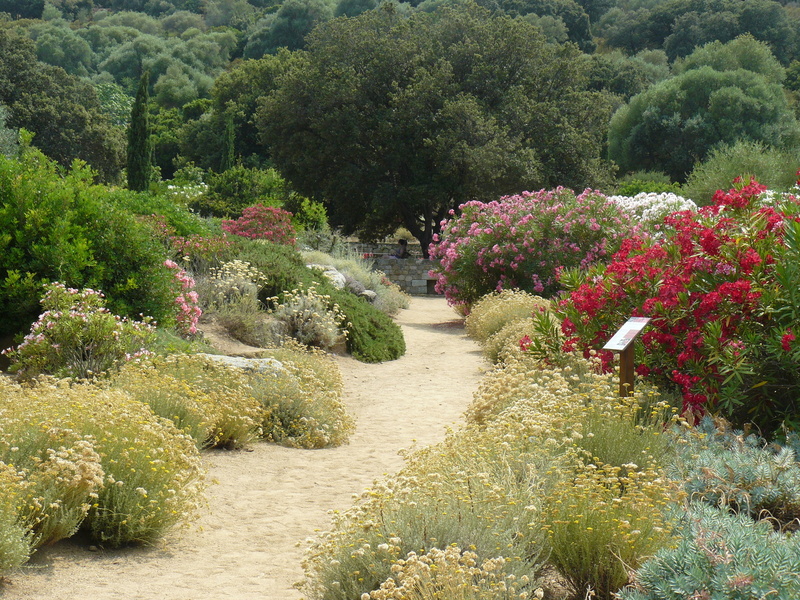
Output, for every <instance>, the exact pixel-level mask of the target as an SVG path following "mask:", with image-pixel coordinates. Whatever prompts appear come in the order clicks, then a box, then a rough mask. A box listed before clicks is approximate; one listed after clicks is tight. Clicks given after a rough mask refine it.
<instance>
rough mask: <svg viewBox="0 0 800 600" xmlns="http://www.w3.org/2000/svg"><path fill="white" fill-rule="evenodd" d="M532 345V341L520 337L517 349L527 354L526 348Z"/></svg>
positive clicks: (525, 336) (528, 338)
mask: <svg viewBox="0 0 800 600" xmlns="http://www.w3.org/2000/svg"><path fill="white" fill-rule="evenodd" d="M532 343H533V341H532V340H531V338H530V337H528V336H527V335H524V336H522V339H520V341H519V349H520V350H522V351H523V352H527V351H528V348H530V347H531V344H532Z"/></svg>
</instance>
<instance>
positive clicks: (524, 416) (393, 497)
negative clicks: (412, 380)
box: [302, 356, 680, 600]
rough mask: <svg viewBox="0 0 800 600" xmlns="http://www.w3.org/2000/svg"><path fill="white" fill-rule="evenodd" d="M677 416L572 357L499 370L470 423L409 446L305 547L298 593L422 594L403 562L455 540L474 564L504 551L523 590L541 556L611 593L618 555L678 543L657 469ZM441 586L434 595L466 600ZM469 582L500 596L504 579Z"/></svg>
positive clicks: (328, 596)
mask: <svg viewBox="0 0 800 600" xmlns="http://www.w3.org/2000/svg"><path fill="white" fill-rule="evenodd" d="M651 396H652V397H651ZM669 416H670V414H669V412H668V411H666V409H665V408H664V406H663V404H660V403H659V398H658V396H657V394H655V392H653V391H651V390H640V391H639V393H638V394H637V396H636V397H634V398H633V399H620V398H619V397H618V384H617V381H615V380H614V378H613V377H611V376H609V375H601V374H598V373H597V372H596V371H595V369H594V366H593V364H592V363H591V362H589V361H586V360H583V359H580V358H577V357H574V356H573V357H569V360H568V361H567V363H565V365H564V366H563V367H560V368H558V369H554V368H545V366H544V365H543V364H542V363H540V362H537V361H536V360H534V359H533V358H532V357H529V356H524V357H521V358H520V359H519V360H513V361H511V362H510V363H509V364H508V365H506V366H505V367H504V368H499V367H498V368H496V369H495V370H494V371H492V372H491V373H490V374H488V375H487V376H486V377H485V378H484V381H483V382H482V383H481V385H480V387H479V389H478V391H477V392H476V394H475V399H474V402H473V404H472V405H471V407H470V410H469V413H468V423H467V424H466V425H465V426H463V427H462V428H460V429H459V430H457V431H454V432H450V433H449V434H448V435H447V437H446V438H445V440H444V441H443V442H441V443H440V444H437V445H435V446H430V447H428V448H423V449H421V450H418V451H415V452H413V453H410V454H409V455H407V457H406V465H405V467H404V468H403V469H402V470H401V471H400V472H399V473H398V474H396V475H394V476H391V477H387V478H385V479H384V480H381V481H379V482H376V484H375V485H373V487H372V488H371V489H369V490H367V491H366V492H365V493H364V494H362V496H361V497H360V498H359V499H358V500H357V501H356V503H355V504H354V505H353V506H352V507H351V508H350V509H348V510H347V511H344V512H342V513H337V514H336V515H335V516H334V519H333V523H332V526H331V529H330V530H329V531H327V532H324V533H322V534H320V535H319V536H318V538H317V539H315V540H313V541H312V543H311V545H310V546H309V548H308V553H307V556H306V560H305V563H304V568H305V572H306V578H305V580H304V582H303V584H302V589H303V590H304V591H305V592H306V595H307V597H308V598H310V599H311V600H323V599H324V600H345V599H347V600H351V599H352V598H364V599H366V598H373V597H374V598H382V597H396V598H413V599H415V600H416V599H417V597H418V596H415V595H413V594H414V593H416V592H411V591H409V590H408V589H407V588H408V586H406V588H404V589H403V590H401V591H398V590H399V588H402V587H403V583H402V582H401V581H400V580H399V579H398V578H396V577H394V576H393V573H396V572H397V569H398V568H399V566H400V565H402V563H401V562H400V561H402V560H405V558H404V557H408V556H409V553H410V552H415V553H416V554H417V555H422V554H426V553H429V552H433V549H434V548H438V549H440V550H441V549H446V548H447V547H449V546H453V545H454V546H457V547H458V548H461V549H464V550H465V551H469V552H472V553H474V554H475V558H474V560H475V561H477V562H479V563H480V562H481V561H486V560H488V559H498V560H499V559H502V561H503V575H502V577H501V578H500V579H498V582H499V581H500V580H501V579H502V581H505V582H506V585H508V581H517V582H519V581H520V580H521V579H520V578H521V577H522V576H523V575H525V576H527V577H529V578H530V581H529V582H528V584H527V586H526V588H525V589H524V590H520V593H522V594H526V595H525V596H524V597H526V598H530V597H535V596H531V594H533V593H534V592H535V589H534V588H535V587H536V586H537V585H539V584H540V577H541V574H542V570H543V568H544V566H545V565H549V566H555V567H556V568H558V569H559V570H561V571H562V573H563V574H564V575H565V576H566V577H569V575H568V574H567V573H566V571H567V570H568V569H569V568H572V566H575V568H576V574H578V573H579V574H580V577H579V578H578V577H576V579H574V580H571V581H572V583H573V584H575V585H583V584H586V585H591V586H592V587H593V588H594V589H598V590H600V589H607V588H608V586H610V585H615V584H616V583H617V582H618V581H619V578H618V575H619V573H620V572H621V573H622V575H623V576H627V571H625V569H624V568H621V566H620V565H621V563H620V557H621V558H622V560H624V561H627V562H628V563H629V564H639V563H640V562H641V561H642V560H643V558H644V557H645V556H646V555H649V554H651V553H652V552H653V551H655V550H656V549H658V548H660V547H661V546H663V545H664V544H666V543H668V541H669V535H668V527H667V525H666V523H665V519H664V517H663V516H662V509H663V508H664V507H665V506H666V505H667V504H669V503H671V502H675V501H676V500H678V499H680V494H679V493H678V492H677V490H676V487H675V486H674V485H673V483H672V482H671V481H670V480H669V479H668V478H667V477H666V476H665V474H664V472H663V470H662V468H661V467H660V464H661V461H662V460H664V459H665V455H666V453H667V452H669V448H670V445H669V440H668V438H667V436H665V435H664V434H663V432H664V425H665V421H664V419H667V418H669ZM600 456H602V457H603V461H604V462H603V461H600V460H599V459H600ZM592 465H593V466H592ZM564 507H566V509H565V512H564V513H563V514H562V513H561V512H559V510H561V509H562V508H564ZM568 516H570V517H571V520H569V521H567V517H568ZM559 521H565V523H563V524H562V523H560V522H559ZM645 522H646V523H647V524H649V525H648V526H647V527H646V526H645ZM627 525H630V529H626V528H627ZM562 526H563V528H562ZM570 527H572V528H573V529H569V528H570ZM581 527H582V528H583V529H582V530H581V529H580V528H581ZM618 530H620V531H618ZM590 531H594V532H595V533H594V534H592V535H585V533H586V532H590ZM612 542H613V543H612ZM617 543H619V544H622V546H620V547H617V546H615V545H614V544H617ZM623 546H624V547H623ZM434 563H435V561H434ZM579 568H580V569H584V571H583V572H579V571H577V569H579ZM437 569H438V567H437ZM592 569H594V570H592ZM587 573H588V574H587ZM398 576H399V575H398ZM420 576H422V575H420ZM510 576H513V577H515V578H516V579H515V580H514V579H510ZM453 577H455V575H453ZM447 578H448V579H453V578H452V577H450V576H449V575H448V576H447ZM390 579H391V581H390ZM487 581H488V580H487ZM450 583H453V585H456V582H455V579H453V580H452V581H451V582H449V583H447V585H450ZM623 583H624V582H623ZM436 585H438V584H435V583H433V582H432V583H431V586H429V587H428V588H426V590H427V591H426V592H425V593H426V594H428V593H429V594H430V597H431V598H434V597H435V598H451V597H455V598H459V596H458V595H455V596H450V595H447V594H451V593H452V594H455V593H456V592H452V591H448V592H447V593H440V591H439V588H437V587H436ZM462 591H463V592H464V594H466V593H473V592H474V593H476V594H477V593H480V594H481V595H480V596H476V597H480V598H486V599H492V600H493V599H500V598H505V597H506V596H505V595H504V594H506V593H507V591H508V587H506V588H503V587H502V586H500V585H498V586H497V587H496V588H492V589H483V588H480V590H479V592H477V591H475V589H472V590H471V591H468V590H466V588H463V589H462ZM575 591H576V592H580V591H581V590H577V589H576V590H575ZM582 591H585V589H584V590H582ZM389 593H396V594H400V595H395V596H387V595H385V594H389ZM437 593H439V595H438V596H437V595H436V594H437ZM458 593H461V592H458ZM381 594H384V596H381ZM423 597H424V596H423ZM464 597H467V598H469V597H471V596H464Z"/></svg>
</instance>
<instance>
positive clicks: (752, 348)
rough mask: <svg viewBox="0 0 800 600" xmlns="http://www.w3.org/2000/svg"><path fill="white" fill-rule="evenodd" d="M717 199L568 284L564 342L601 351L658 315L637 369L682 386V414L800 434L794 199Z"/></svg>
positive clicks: (730, 195)
mask: <svg viewBox="0 0 800 600" xmlns="http://www.w3.org/2000/svg"><path fill="white" fill-rule="evenodd" d="M714 200H715V203H714V204H713V205H712V206H709V207H705V208H701V209H699V210H698V211H697V212H691V211H682V212H677V213H674V214H673V215H671V216H669V217H667V218H666V219H665V224H666V225H667V228H666V229H665V230H664V234H663V238H661V239H654V238H649V239H648V238H641V237H634V238H631V239H629V240H626V241H625V242H624V243H623V246H622V248H621V250H620V251H619V252H618V253H617V254H616V255H615V256H614V257H613V260H612V261H611V263H610V264H608V265H607V266H606V265H599V266H596V267H594V268H593V269H589V270H588V271H585V272H583V273H580V274H579V273H577V272H572V273H569V274H566V275H565V276H563V277H562V278H561V282H562V283H563V284H564V285H565V286H566V287H567V289H568V290H569V295H568V296H567V297H565V298H564V299H563V300H562V301H561V302H560V303H559V305H558V309H557V312H558V313H559V315H560V316H562V317H563V319H564V320H563V324H562V328H563V331H564V334H565V335H566V336H567V339H566V341H565V345H566V346H567V347H568V348H579V349H582V350H588V349H590V348H593V349H598V348H599V347H601V346H602V345H603V344H604V343H605V342H606V341H607V340H608V339H609V338H610V337H611V334H612V333H613V332H614V331H616V329H617V328H618V327H619V326H620V325H621V324H622V323H623V322H624V321H625V320H626V319H627V318H628V317H629V316H643V317H651V318H652V321H651V322H650V324H649V327H648V330H647V331H646V332H645V333H644V334H643V335H642V345H643V352H640V353H639V355H638V357H637V361H638V366H637V370H638V372H639V373H640V374H642V375H649V376H650V377H656V378H658V379H660V380H661V381H664V382H671V383H672V384H673V385H675V386H678V387H679V389H680V390H681V392H682V394H683V402H684V404H683V408H684V410H685V411H686V412H687V413H694V414H702V413H703V412H705V411H707V410H713V411H715V412H720V413H721V414H723V415H724V416H726V417H727V418H729V419H731V420H733V421H734V422H735V423H739V424H743V423H745V422H747V421H753V422H755V423H756V424H758V425H759V426H761V427H763V428H764V430H765V431H773V430H774V429H775V428H776V427H778V426H779V425H780V424H781V423H782V422H786V423H787V424H790V425H792V426H793V427H796V426H797V423H796V415H797V406H796V398H797V385H798V380H797V368H796V365H797V360H798V348H797V345H796V344H795V343H794V340H795V337H796V333H795V332H797V331H800V329H799V327H800V323H798V320H797V319H798V313H797V310H798V306H800V298H798V295H797V290H798V277H800V271H799V270H798V266H797V265H798V258H800V255H798V252H800V222H799V221H798V213H799V212H800V211H799V210H798V202H797V199H796V197H795V196H794V195H792V194H789V195H785V196H781V195H776V194H765V193H764V188H763V186H761V185H759V184H758V183H756V182H754V181H753V182H750V183H748V184H747V185H743V184H740V185H739V186H738V187H736V188H733V189H731V190H730V191H728V192H723V191H720V192H718V193H717V195H716V196H715V199H714ZM603 359H604V361H605V363H604V364H605V365H606V367H607V368H610V366H611V363H610V359H611V356H610V353H608V352H604V353H603Z"/></svg>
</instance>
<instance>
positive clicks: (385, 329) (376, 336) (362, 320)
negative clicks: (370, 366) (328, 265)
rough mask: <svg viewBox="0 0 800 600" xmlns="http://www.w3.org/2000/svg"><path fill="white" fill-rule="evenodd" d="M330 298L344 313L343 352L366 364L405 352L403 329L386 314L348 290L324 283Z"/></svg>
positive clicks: (391, 357) (399, 355) (390, 358)
mask: <svg viewBox="0 0 800 600" xmlns="http://www.w3.org/2000/svg"><path fill="white" fill-rule="evenodd" d="M327 289H328V294H330V296H331V299H332V300H333V301H334V302H336V304H337V305H338V306H339V310H341V311H342V312H343V313H344V316H345V319H346V322H347V323H348V325H347V351H348V352H349V353H350V354H351V355H352V356H353V357H354V358H356V359H358V360H360V361H362V362H366V363H377V362H384V361H387V360H396V359H398V358H400V357H401V356H403V354H405V353H406V341H405V338H404V337H403V331H402V329H400V326H399V325H398V324H397V323H395V322H394V321H393V320H392V318H391V317H390V316H389V315H387V314H386V313H383V312H381V311H380V310H378V309H377V308H375V307H374V306H372V305H371V304H370V303H369V302H367V301H366V300H364V299H363V298H359V297H357V296H354V295H353V294H351V293H350V292H347V291H344V290H337V289H335V288H334V287H333V286H332V285H331V286H327Z"/></svg>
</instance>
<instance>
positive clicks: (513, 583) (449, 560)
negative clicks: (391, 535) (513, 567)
mask: <svg viewBox="0 0 800 600" xmlns="http://www.w3.org/2000/svg"><path fill="white" fill-rule="evenodd" d="M478 560H479V557H478V555H477V554H475V553H474V552H470V551H468V550H467V551H462V550H461V548H459V547H458V546H454V545H451V546H448V547H447V548H445V549H444V550H440V549H439V548H432V549H431V550H429V551H428V552H426V553H425V554H422V555H418V554H417V553H416V552H409V553H408V556H407V557H406V558H405V559H402V560H397V561H396V562H395V563H394V564H393V565H392V575H391V577H389V578H388V579H387V580H386V581H384V582H383V583H381V587H380V588H379V589H377V590H374V591H371V592H370V593H369V594H367V593H364V594H362V595H361V600H440V599H441V600H444V599H447V600H485V599H495V600H519V599H523V600H524V599H526V598H529V597H530V596H529V594H528V593H527V591H521V590H522V589H523V588H525V587H526V586H527V585H528V584H529V583H530V579H529V577H528V576H527V575H523V576H522V577H520V578H519V579H517V578H516V577H515V576H514V575H506V573H505V571H504V568H505V563H506V561H505V559H503V558H490V559H488V560H484V561H483V562H482V563H479V562H478ZM541 591H542V590H541V589H538V590H536V591H535V592H534V596H533V597H539V598H541V597H542V596H541V595H539V594H540V593H541Z"/></svg>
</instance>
